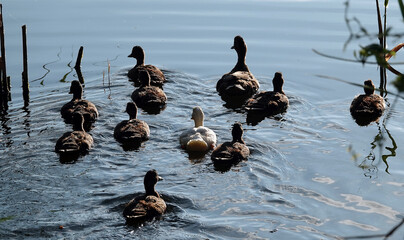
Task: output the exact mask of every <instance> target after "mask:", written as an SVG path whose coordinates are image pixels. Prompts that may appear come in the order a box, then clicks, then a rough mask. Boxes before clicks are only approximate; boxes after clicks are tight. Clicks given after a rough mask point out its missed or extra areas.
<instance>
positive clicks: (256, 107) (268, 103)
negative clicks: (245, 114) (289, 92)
mask: <svg viewBox="0 0 404 240" xmlns="http://www.w3.org/2000/svg"><path fill="white" fill-rule="evenodd" d="M283 83H284V80H283V77H282V73H280V72H277V73H275V76H274V78H273V80H272V84H273V86H274V90H273V91H261V92H259V93H257V94H255V95H254V96H253V97H252V98H250V99H248V100H247V103H246V105H245V109H246V110H248V111H251V112H255V113H262V114H265V115H267V116H271V115H276V114H278V113H281V112H284V111H286V109H287V108H288V105H289V99H288V97H287V96H286V95H285V93H284V92H283V90H282V86H283Z"/></svg>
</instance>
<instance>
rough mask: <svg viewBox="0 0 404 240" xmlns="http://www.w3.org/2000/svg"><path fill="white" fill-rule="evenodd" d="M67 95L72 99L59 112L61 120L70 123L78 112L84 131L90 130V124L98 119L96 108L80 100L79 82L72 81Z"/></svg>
mask: <svg viewBox="0 0 404 240" xmlns="http://www.w3.org/2000/svg"><path fill="white" fill-rule="evenodd" d="M69 93H70V94H73V99H72V100H71V101H70V102H68V103H66V104H65V105H63V107H62V109H61V110H60V113H61V114H62V118H64V119H65V122H66V123H71V122H72V119H73V114H74V113H75V112H79V113H81V114H82V115H83V117H84V129H86V130H87V131H88V130H90V129H91V125H92V123H94V122H95V120H96V119H97V118H98V110H97V108H96V107H95V105H94V104H93V103H92V102H90V101H88V100H84V99H82V95H83V87H82V86H81V83H80V82H79V81H77V80H74V81H72V83H71V86H70V92H69Z"/></svg>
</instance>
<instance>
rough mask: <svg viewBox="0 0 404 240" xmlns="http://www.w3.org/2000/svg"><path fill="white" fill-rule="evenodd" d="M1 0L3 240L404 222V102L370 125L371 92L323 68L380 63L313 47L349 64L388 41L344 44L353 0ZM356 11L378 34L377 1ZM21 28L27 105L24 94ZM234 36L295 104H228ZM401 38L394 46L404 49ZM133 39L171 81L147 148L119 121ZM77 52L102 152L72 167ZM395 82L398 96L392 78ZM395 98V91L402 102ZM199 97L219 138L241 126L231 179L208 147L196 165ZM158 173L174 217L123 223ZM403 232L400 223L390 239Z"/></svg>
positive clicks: (328, 229) (344, 72)
mask: <svg viewBox="0 0 404 240" xmlns="http://www.w3.org/2000/svg"><path fill="white" fill-rule="evenodd" d="M381 2H383V1H381ZM2 4H3V15H4V24H5V28H6V40H5V41H6V55H7V70H8V75H10V76H11V82H12V101H11V102H9V109H8V110H7V111H5V112H4V113H3V114H1V115H0V117H1V119H0V123H1V128H0V131H1V133H0V153H1V155H0V185H1V194H0V205H1V207H0V218H1V220H0V238H5V239H6V238H14V239H22V238H27V239H29V238H32V239H37V238H50V239H60V238H68V239H71V238H79V239H84V238H92V239H100V238H108V239H111V238H116V239H122V238H125V239H132V238H138V239H156V238H160V239H236V238H240V239H338V238H341V237H347V236H357V235H374V234H381V233H386V232H387V231H389V230H390V229H391V228H392V227H393V226H394V225H396V224H398V223H399V222H400V221H401V218H402V217H404V215H403V213H404V204H403V202H404V150H403V148H401V147H402V146H403V144H404V128H403V127H402V126H403V122H402V119H403V117H404V111H402V109H403V107H404V101H403V100H402V99H401V98H399V99H398V100H397V102H396V103H395V104H394V108H389V110H388V111H386V113H385V115H384V116H383V117H382V119H380V121H379V123H372V124H371V125H369V126H367V127H359V126H358V125H356V123H355V122H354V120H353V119H352V118H351V116H350V113H349V105H350V103H351V101H352V99H353V97H354V96H355V95H357V94H360V93H362V92H363V89H362V88H361V87H358V86H354V85H351V84H348V83H344V82H340V81H335V80H331V79H329V78H323V77H319V75H326V76H330V77H335V78H339V79H342V80H345V81H348V82H352V83H356V84H362V83H363V81H364V80H366V79H373V81H374V82H375V84H376V85H378V84H379V70H378V68H377V66H376V65H372V64H367V65H364V66H363V65H362V64H359V63H351V62H343V61H338V60H335V59H329V58H325V57H322V56H319V55H317V54H315V53H314V52H313V51H312V49H316V50H318V51H321V52H324V53H327V54H330V55H334V56H339V57H345V58H351V59H352V58H353V50H355V49H358V48H359V47H358V46H359V45H367V44H369V43H372V42H374V43H376V42H377V40H376V39H374V38H363V39H361V40H357V41H352V42H351V43H350V44H349V45H348V47H347V49H346V50H345V51H344V50H343V45H344V43H345V41H346V40H347V39H348V37H349V32H348V30H347V26H346V23H345V20H344V11H345V5H344V1H341V0H338V1H335V0H313V1H310V0H307V1H298V0H295V1H294V0H289V1H276V0H267V1H265V0H261V1H259V0H256V1H255V0H247V1H241V0H232V1H230V0H228V1H227V0H220V1H213V0H208V1H185V0H173V1H163V0H151V1H133V0H121V1H104V0H101V1H78V0H71V1H63V2H62V1H50V0H36V1H33V0H31V1H27V0H25V1H24V0H6V1H2ZM350 4H351V6H350V8H349V17H357V18H358V19H359V20H360V21H361V22H362V24H363V25H364V26H365V27H366V28H368V30H369V31H370V32H376V30H377V22H376V16H375V14H376V13H375V3H374V2H373V1H365V0H355V1H351V2H350ZM390 4H391V6H390V8H389V9H388V14H389V18H388V20H389V21H388V24H389V25H390V26H393V31H396V32H403V27H404V24H403V23H402V21H401V18H400V13H399V11H398V8H397V5H396V2H395V1H391V3H390ZM24 24H26V25H27V29H28V33H27V35H28V55H29V79H30V90H31V93H30V103H29V105H28V106H27V107H24V104H23V100H22V94H21V71H22V47H21V26H22V25H24ZM353 27H354V29H355V31H356V30H357V29H358V27H357V26H355V24H353ZM236 35H241V36H243V37H244V39H245V41H246V43H247V45H248V53H247V64H248V66H249V68H250V70H251V72H252V73H253V74H254V75H255V76H256V77H257V79H258V80H259V81H260V84H261V90H271V89H272V78H273V75H274V73H275V72H276V71H281V72H283V75H284V78H285V85H284V91H285V92H286V94H287V95H288V97H289V99H290V106H289V109H288V110H287V112H286V113H284V114H282V115H278V116H276V117H272V118H266V119H264V120H263V121H261V122H259V123H258V124H256V125H251V124H247V122H246V113H245V112H243V111H239V110H233V109H228V108H226V107H225V106H223V104H224V102H223V101H222V100H221V99H220V97H219V96H218V94H217V92H216V90H215V86H216V82H217V80H218V79H220V77H221V76H222V75H223V74H224V73H226V72H228V71H230V70H231V69H232V68H233V66H234V64H235V62H236V53H235V52H234V50H231V49H230V47H231V46H232V44H233V38H234V36H236ZM390 40H391V42H389V45H391V46H394V45H396V44H397V43H398V42H400V39H394V38H391V39H390ZM134 45H140V46H142V47H143V48H144V50H145V52H146V63H150V64H154V65H157V66H158V67H160V68H161V69H162V70H163V71H164V73H165V74H166V77H167V79H168V82H167V83H166V84H165V86H164V91H165V92H166V94H167V97H168V104H167V107H166V109H165V110H164V111H162V112H161V113H160V114H158V115H150V114H147V113H145V112H142V111H139V115H138V118H139V119H142V120H145V121H146V122H147V123H148V124H149V126H150V128H151V138H150V140H149V141H147V142H145V143H144V144H143V145H142V147H141V148H140V149H139V150H137V151H124V150H123V149H122V148H121V146H120V145H119V144H118V143H117V142H116V141H115V140H114V138H113V129H114V127H115V125H116V124H117V123H119V122H120V121H122V120H124V119H127V115H126V113H124V109H125V106H126V103H127V102H128V101H129V100H130V94H131V93H132V91H133V90H134V89H135V88H134V87H133V85H132V83H131V82H129V81H128V78H127V77H126V73H127V71H128V70H129V69H130V68H131V67H133V65H134V64H135V60H134V59H130V58H128V57H127V56H128V55H129V53H130V51H131V49H132V47H133V46H134ZM80 46H84V55H83V60H82V72H83V76H84V79H85V89H84V97H85V98H86V99H88V100H90V101H92V102H93V103H95V105H97V107H98V110H99V112H100V117H99V120H98V121H97V122H96V124H95V127H94V129H92V131H91V132H90V133H91V135H92V136H93V138H94V140H95V146H94V148H93V149H92V150H91V151H90V152H89V154H87V155H86V156H83V157H81V158H79V159H78V161H77V162H75V163H74V164H62V163H60V161H59V156H58V155H57V154H56V153H55V152H54V146H55V142H56V140H57V139H58V138H59V137H60V136H61V135H62V134H63V133H64V132H67V131H70V130H71V126H70V125H68V124H65V123H64V122H63V120H62V119H61V117H60V108H61V106H62V105H63V104H64V103H66V102H68V101H69V100H70V99H71V95H69V94H68V91H69V87H70V82H71V81H72V80H75V79H77V76H76V73H75V71H74V69H73V66H74V64H75V60H76V56H77V52H78V49H79V47H80ZM398 55H400V53H399V54H398ZM392 61H400V56H398V57H397V59H392ZM108 64H110V66H111V68H110V79H108ZM401 66H402V65H401ZM401 66H400V65H398V66H397V69H400V68H402V67H401ZM388 78H389V80H392V79H394V75H393V74H389V76H388ZM387 89H388V90H389V91H391V92H393V93H395V92H396V90H395V89H394V87H393V86H392V85H391V84H388V85H387ZM394 99H395V96H394V95H392V94H387V96H386V101H387V103H388V105H389V106H390V105H391V104H392V103H393V102H394ZM197 105H199V106H201V107H202V109H203V110H204V112H205V117H206V119H205V125H206V126H208V127H210V128H211V129H213V130H214V131H215V132H216V134H217V135H218V142H219V143H221V142H223V141H228V140H230V139H231V132H230V129H231V125H232V124H233V123H234V122H236V121H239V122H241V123H242V124H243V127H244V129H245V136H244V139H245V141H246V143H247V145H248V146H249V147H250V150H251V157H250V158H249V159H248V161H246V162H242V163H240V164H238V165H237V166H234V167H233V168H231V169H230V170H229V171H227V172H219V171H216V170H215V168H214V166H213V164H212V162H211V160H210V154H207V155H206V156H204V157H202V158H197V159H193V158H189V156H188V154H187V153H186V152H184V151H183V150H182V149H181V148H180V147H179V142H178V137H179V135H180V134H181V132H182V131H184V130H185V129H187V128H189V127H192V126H193V122H192V120H191V119H190V117H191V112H192V108H193V107H194V106H197ZM386 116H388V117H386ZM379 138H382V140H381V141H376V139H379ZM151 168H154V169H156V170H157V171H158V172H159V174H160V175H161V176H162V177H163V178H164V181H162V182H159V183H158V185H157V187H156V189H157V191H159V192H160V193H161V194H162V196H163V198H164V199H165V200H166V202H167V204H168V210H167V213H166V215H164V217H163V219H162V220H160V221H155V222H152V223H146V224H145V225H144V226H142V227H140V228H134V227H130V226H126V225H125V220H124V219H123V217H122V210H123V206H124V204H125V203H126V202H128V201H129V200H130V199H131V198H133V197H134V196H136V195H138V194H141V193H142V192H143V191H144V189H143V177H144V174H145V173H146V171H147V170H149V169H151ZM60 225H62V226H63V229H59V226H60ZM403 236H404V228H401V229H399V230H398V231H397V232H396V233H395V234H394V235H393V237H392V238H391V239H403Z"/></svg>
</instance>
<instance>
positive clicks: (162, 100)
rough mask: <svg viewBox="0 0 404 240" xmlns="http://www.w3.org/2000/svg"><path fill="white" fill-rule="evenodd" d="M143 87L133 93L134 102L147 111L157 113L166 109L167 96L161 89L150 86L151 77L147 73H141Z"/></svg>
mask: <svg viewBox="0 0 404 240" xmlns="http://www.w3.org/2000/svg"><path fill="white" fill-rule="evenodd" d="M139 77H140V80H141V81H142V85H141V87H139V88H138V89H136V90H135V91H133V93H132V96H131V97H132V100H133V101H134V102H135V103H136V105H137V106H138V107H140V108H142V109H143V110H145V111H149V112H155V111H157V112H158V111H159V110H161V109H162V108H164V107H165V104H166V101H167V96H166V94H165V93H164V91H163V90H162V89H161V88H158V87H155V86H151V85H150V75H149V73H148V72H146V71H141V72H140V75H139Z"/></svg>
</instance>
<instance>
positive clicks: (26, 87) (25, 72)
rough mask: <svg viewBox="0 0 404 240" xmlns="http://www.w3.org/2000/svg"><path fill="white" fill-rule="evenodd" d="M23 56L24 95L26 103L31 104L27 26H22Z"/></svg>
mask: <svg viewBox="0 0 404 240" xmlns="http://www.w3.org/2000/svg"><path fill="white" fill-rule="evenodd" d="M22 55H23V66H24V67H23V71H22V95H23V98H24V103H25V104H27V103H28V102H29V83H28V54H27V26H25V25H23V26H22Z"/></svg>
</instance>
